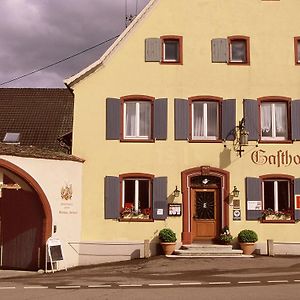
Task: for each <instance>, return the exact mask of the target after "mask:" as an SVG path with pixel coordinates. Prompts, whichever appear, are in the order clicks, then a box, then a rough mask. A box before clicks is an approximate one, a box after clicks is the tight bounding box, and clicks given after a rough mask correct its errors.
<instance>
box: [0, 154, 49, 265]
mask: <svg viewBox="0 0 300 300" xmlns="http://www.w3.org/2000/svg"><path fill="white" fill-rule="evenodd" d="M0 168H1V170H2V174H4V175H3V180H4V183H5V184H7V185H10V184H15V183H16V182H20V183H21V184H22V185H23V186H24V188H23V189H19V190H15V189H2V199H1V198H0V201H1V202H0V204H1V205H0V218H1V219H0V220H1V221H2V222H1V223H2V226H1V227H2V230H1V236H0V241H1V249H2V253H1V257H2V267H3V268H9V269H10V268H11V269H23V270H36V269H38V268H43V267H44V260H45V245H46V241H47V239H48V238H49V237H50V236H51V233H52V213H51V208H50V205H49V202H48V199H47V197H46V195H45V193H44V192H43V190H42V188H41V187H40V185H39V184H38V183H37V181H36V180H35V179H34V178H33V177H32V176H30V175H29V174H28V173H27V172H25V171H24V170H22V169H21V168H20V167H18V166H16V165H14V164H12V163H11V162H8V161H6V160H3V159H0ZM14 252H18V253H14Z"/></svg>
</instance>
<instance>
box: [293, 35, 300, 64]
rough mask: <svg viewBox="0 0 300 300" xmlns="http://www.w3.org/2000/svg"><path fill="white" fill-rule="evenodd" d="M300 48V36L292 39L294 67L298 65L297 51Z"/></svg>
mask: <svg viewBox="0 0 300 300" xmlns="http://www.w3.org/2000/svg"><path fill="white" fill-rule="evenodd" d="M299 47H300V36H295V37H294V52H295V65H296V66H299V65H300V57H299V56H298V49H299Z"/></svg>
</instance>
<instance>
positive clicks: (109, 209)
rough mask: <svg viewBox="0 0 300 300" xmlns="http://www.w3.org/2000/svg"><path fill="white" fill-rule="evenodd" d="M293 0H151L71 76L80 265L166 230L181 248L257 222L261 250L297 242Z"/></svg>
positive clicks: (299, 191)
mask: <svg viewBox="0 0 300 300" xmlns="http://www.w3.org/2000/svg"><path fill="white" fill-rule="evenodd" d="M299 8H300V3H299V0H251V1H249V0H209V1H208V0H189V1H184V0H176V1H174V0H152V1H150V2H149V4H148V5H147V6H146V7H145V9H144V10H143V11H142V12H141V13H140V14H139V16H137V17H136V18H135V20H134V21H133V22H132V23H131V24H130V26H129V27H128V28H127V29H126V30H125V31H124V32H123V33H122V34H121V35H120V37H119V38H118V39H117V40H116V41H115V42H114V44H113V45H112V46H111V47H110V48H109V49H108V50H107V52H106V53H105V54H104V55H103V56H102V57H101V58H100V59H99V60H98V61H96V62H95V63H94V64H92V65H91V66H89V67H87V68H86V69H84V70H82V71H81V72H80V73H78V74H76V75H74V76H73V77H71V78H69V79H67V80H66V81H65V83H66V84H67V85H68V86H69V87H70V88H71V89H72V90H73V91H74V94H75V113H74V131H73V145H74V146H73V155H76V156H78V157H81V158H83V159H85V164H84V167H83V200H82V236H81V243H80V253H84V254H85V255H82V256H81V260H80V261H81V263H89V262H96V261H101V259H100V258H99V257H102V256H97V255H98V254H99V253H100V252H101V251H104V252H103V253H102V252H101V253H102V254H101V255H104V256H105V255H108V254H111V255H115V254H119V255H121V256H122V255H123V256H126V255H131V254H130V253H131V252H130V251H129V252H128V253H127V252H126V249H127V248H128V247H129V246H130V249H131V250H134V249H138V248H139V247H141V246H140V245H141V244H142V241H143V240H146V239H149V240H150V241H151V243H152V244H153V245H155V244H156V243H158V239H157V235H158V232H159V230H160V229H162V228H164V227H170V228H172V229H174V231H175V232H176V233H177V237H178V241H179V242H182V243H184V244H190V243H193V242H195V241H207V240H213V239H214V238H216V237H217V236H218V235H219V234H220V231H221V229H222V228H223V227H224V226H226V225H228V226H229V228H230V231H231V233H232V235H233V236H237V234H238V233H239V231H240V230H242V229H245V228H247V229H253V230H255V231H256V232H257V233H258V236H259V241H258V243H257V250H258V251H260V253H266V251H267V250H266V241H267V240H268V239H271V240H274V241H275V242H281V243H283V244H282V246H281V248H280V249H281V250H280V249H279V248H278V251H279V250H280V251H283V252H285V253H290V252H292V251H298V252H299V249H300V248H299V249H297V246H295V245H296V244H294V243H297V242H299V243H300V237H299V236H298V232H299V229H300V227H299V226H300V225H299V224H298V223H297V220H298V219H299V218H300V198H299V196H298V195H300V179H299V178H300V149H299V145H300V144H299V142H298V140H299V139H300V118H299V115H300V101H299V100H297V99H300V76H299V72H300V69H299V68H300V67H299V65H300V38H298V36H300V20H299V18H298V15H297V14H298V10H299ZM247 133H248V134H249V136H248V135H247ZM247 137H248V140H249V142H248V145H245V146H244V144H247ZM175 190H179V191H180V192H181V193H180V194H179V197H176V196H177V195H175V194H176V193H174V191H175ZM234 190H239V191H240V193H239V196H237V195H235V196H234V193H233V191H234ZM170 204H171V205H170ZM266 211H267V212H266ZM104 245H106V246H107V248H106V249H108V250H109V251H107V252H106V253H105V250H103V249H104V248H103V247H104ZM120 245H123V246H124V247H123V248H122V247H121V248H120ZM292 245H293V246H292ZM293 247H294V248H293ZM119 249H124V252H122V251H121V250H119ZM118 251H119V252H118ZM280 251H279V252H280ZM108 252H109V253H108ZM153 253H154V252H153Z"/></svg>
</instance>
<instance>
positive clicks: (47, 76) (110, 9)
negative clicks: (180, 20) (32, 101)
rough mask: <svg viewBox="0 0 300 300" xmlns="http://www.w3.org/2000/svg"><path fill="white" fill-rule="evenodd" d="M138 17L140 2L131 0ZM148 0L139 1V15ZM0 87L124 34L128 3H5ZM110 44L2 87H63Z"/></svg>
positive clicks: (116, 0)
mask: <svg viewBox="0 0 300 300" xmlns="http://www.w3.org/2000/svg"><path fill="white" fill-rule="evenodd" d="M127 2H128V13H131V14H134V13H135V9H136V0H127ZM148 2H149V0H138V11H140V10H141V9H143V8H144V6H145V5H146V4H147V3H148ZM0 12H1V19H0V40H1V44H0V62H1V68H0V83H2V82H4V81H7V80H10V79H12V78H14V77H17V76H20V75H23V74H25V73H28V72H30V71H32V70H35V69H39V68H40V67H43V66H46V65H48V64H51V63H54V62H55V61H57V60H60V59H62V58H65V57H67V56H69V55H71V54H74V53H76V52H79V51H81V50H83V49H86V48H88V47H91V46H93V45H95V44H97V43H99V42H101V41H104V40H106V39H108V38H111V37H112V36H115V35H117V34H119V33H121V32H122V31H123V30H124V26H125V25H124V24H125V0H63V1H62V0H1V1H0ZM108 46H109V44H106V45H104V46H100V47H98V48H96V49H94V50H92V51H89V52H87V53H85V54H83V55H80V56H78V57H75V58H73V59H71V60H69V61H66V62H63V63H61V64H59V65H57V66H55V67H52V68H49V69H47V70H44V71H41V72H39V73H36V74H34V75H32V76H29V77H26V78H24V79H21V80H18V81H15V82H13V83H10V84H7V85H4V86H2V87H13V86H14V87H62V86H63V79H64V78H66V77H68V76H70V75H72V74H74V73H76V72H78V71H80V70H81V69H83V68H84V67H86V66H87V65H89V64H90V63H92V62H94V61H95V60H97V59H98V58H99V57H100V56H101V54H102V53H103V52H104V51H105V50H106V49H107V47H108Z"/></svg>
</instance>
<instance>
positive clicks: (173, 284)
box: [0, 256, 300, 300]
mask: <svg viewBox="0 0 300 300" xmlns="http://www.w3.org/2000/svg"><path fill="white" fill-rule="evenodd" d="M5 273H6V271H1V270H0V278H1V279H0V299H1V300H2V299H5V300H6V299H56V300H57V299H64V300H67V299H72V300H75V299H169V298H170V299H171V298H172V299H222V300H224V299H225V300H226V299H230V300H231V299H233V300H234V299H255V300H258V299H287V298H288V299H300V257H263V256H257V257H255V258H243V259H241V258H197V259H196V258H194V259H183V258H176V259H172V258H165V257H162V256H161V257H155V258H151V259H148V260H144V259H142V260H134V261H129V262H120V263H112V264H105V265H99V266H93V267H85V268H83V267H80V268H74V269H72V270H68V271H61V272H57V273H54V274H52V273H51V274H37V273H32V274H31V273H25V274H23V273H18V272H17V273H6V274H9V276H8V278H5V277H6V276H5ZM11 276H13V277H11Z"/></svg>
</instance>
